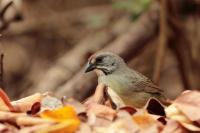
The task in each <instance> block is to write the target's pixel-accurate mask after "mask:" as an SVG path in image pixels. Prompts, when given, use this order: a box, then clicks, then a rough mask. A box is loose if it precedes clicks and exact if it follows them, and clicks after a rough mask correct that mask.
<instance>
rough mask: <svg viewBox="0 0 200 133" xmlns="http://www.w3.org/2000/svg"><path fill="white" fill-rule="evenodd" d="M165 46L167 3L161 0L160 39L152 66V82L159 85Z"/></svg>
mask: <svg viewBox="0 0 200 133" xmlns="http://www.w3.org/2000/svg"><path fill="white" fill-rule="evenodd" d="M166 45H167V2H166V0H161V10H160V37H159V45H158V48H157V53H156V60H155V65H154V73H153V81H154V82H155V83H157V84H158V83H159V80H160V73H161V67H162V64H163V60H164V56H165V51H166Z"/></svg>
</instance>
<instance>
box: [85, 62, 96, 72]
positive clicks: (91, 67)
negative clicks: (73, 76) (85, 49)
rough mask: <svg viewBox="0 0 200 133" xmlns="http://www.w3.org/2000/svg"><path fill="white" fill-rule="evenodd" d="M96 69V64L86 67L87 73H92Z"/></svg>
mask: <svg viewBox="0 0 200 133" xmlns="http://www.w3.org/2000/svg"><path fill="white" fill-rule="evenodd" d="M95 68H96V66H95V64H92V63H87V65H86V67H85V73H87V72H90V71H92V70H94V69H95Z"/></svg>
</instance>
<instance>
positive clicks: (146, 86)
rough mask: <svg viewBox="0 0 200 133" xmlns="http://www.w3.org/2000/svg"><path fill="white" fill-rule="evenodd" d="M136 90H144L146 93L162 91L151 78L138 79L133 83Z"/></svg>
mask: <svg viewBox="0 0 200 133" xmlns="http://www.w3.org/2000/svg"><path fill="white" fill-rule="evenodd" d="M134 90H136V91H144V92H148V93H163V90H162V89H160V88H159V87H158V86H157V85H155V84H154V83H153V82H152V81H151V80H148V79H147V80H144V81H139V82H138V83H137V84H135V89H134Z"/></svg>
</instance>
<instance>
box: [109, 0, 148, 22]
mask: <svg viewBox="0 0 200 133" xmlns="http://www.w3.org/2000/svg"><path fill="white" fill-rule="evenodd" d="M150 4H151V0H113V7H114V8H118V9H122V10H126V11H128V12H130V13H131V15H132V17H133V18H134V19H135V18H137V17H138V16H140V15H141V14H142V13H143V12H144V11H146V10H147V9H148V8H149V6H150Z"/></svg>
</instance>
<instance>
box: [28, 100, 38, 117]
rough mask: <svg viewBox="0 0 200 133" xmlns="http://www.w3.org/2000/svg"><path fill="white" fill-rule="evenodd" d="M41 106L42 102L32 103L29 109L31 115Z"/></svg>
mask: <svg viewBox="0 0 200 133" xmlns="http://www.w3.org/2000/svg"><path fill="white" fill-rule="evenodd" d="M40 108H41V103H40V102H36V103H34V104H33V105H32V107H31V110H29V111H27V114H29V115H36V114H37V113H38V112H39V111H40Z"/></svg>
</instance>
